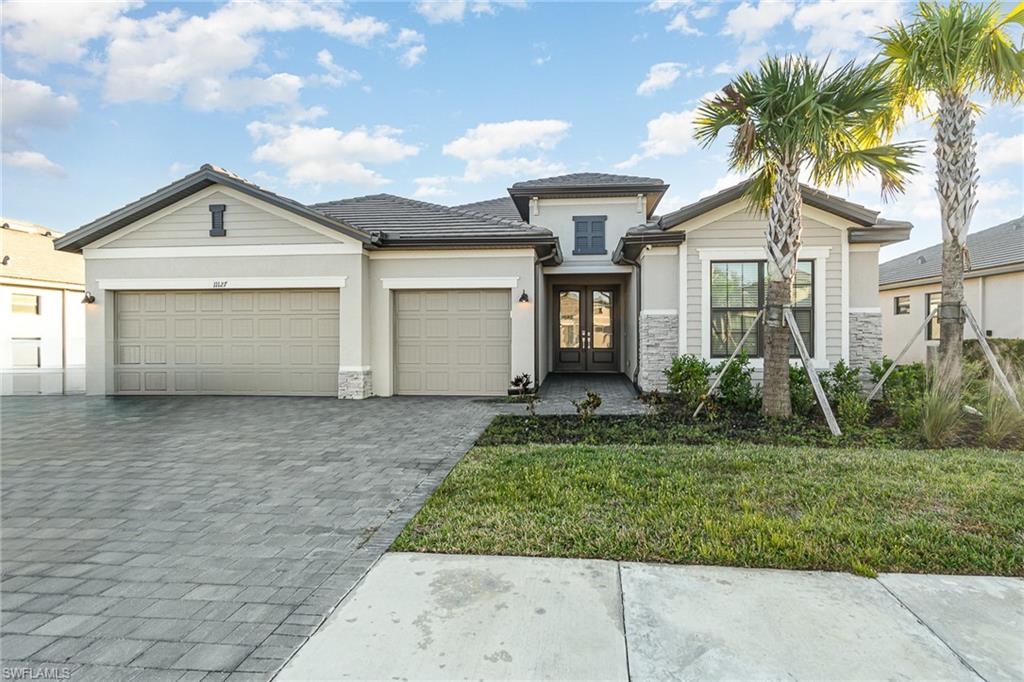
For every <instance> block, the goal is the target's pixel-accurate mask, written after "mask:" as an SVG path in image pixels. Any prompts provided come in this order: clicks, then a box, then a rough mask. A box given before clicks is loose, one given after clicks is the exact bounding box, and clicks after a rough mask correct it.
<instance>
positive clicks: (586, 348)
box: [553, 285, 619, 372]
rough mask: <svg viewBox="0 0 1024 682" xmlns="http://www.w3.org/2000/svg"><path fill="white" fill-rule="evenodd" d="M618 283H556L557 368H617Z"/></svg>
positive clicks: (596, 369)
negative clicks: (599, 284)
mask: <svg viewBox="0 0 1024 682" xmlns="http://www.w3.org/2000/svg"><path fill="white" fill-rule="evenodd" d="M618 295H619V292H618V287H615V286H584V285H559V286H556V287H555V302H556V304H555V312H556V315H555V321H554V323H555V328H554V330H553V331H554V337H555V344H554V346H555V358H554V369H555V371H561V372H618V371H619V322H618V311H617V306H618V300H617V299H618Z"/></svg>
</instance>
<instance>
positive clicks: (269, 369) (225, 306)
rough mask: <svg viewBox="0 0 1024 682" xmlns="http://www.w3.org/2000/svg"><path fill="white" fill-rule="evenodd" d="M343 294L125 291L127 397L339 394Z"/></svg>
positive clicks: (118, 365)
mask: <svg viewBox="0 0 1024 682" xmlns="http://www.w3.org/2000/svg"><path fill="white" fill-rule="evenodd" d="M338 296H339V294H338V291H337V290H336V289H327V290H313V289H280V290H278V289H274V290H232V291H119V292H117V294H116V298H115V304H114V305H115V311H116V312H115V330H114V333H115V335H116V338H117V343H116V349H115V353H116V356H115V365H114V385H115V388H116V391H117V392H118V393H122V394H172V393H207V394H220V395H225V394H227V395H333V396H336V395H337V393H338V356H339V347H338V343H339V341H338V303H339V301H338Z"/></svg>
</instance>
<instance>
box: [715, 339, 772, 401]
mask: <svg viewBox="0 0 1024 682" xmlns="http://www.w3.org/2000/svg"><path fill="white" fill-rule="evenodd" d="M726 362H727V360H722V362H721V363H719V364H718V366H717V367H715V368H714V370H713V373H714V374H715V376H717V375H718V374H719V372H721V371H722V368H723V367H725V363H726ZM752 373H753V370H752V369H751V367H750V358H748V357H747V354H746V353H743V352H741V353H740V354H739V355H737V356H736V359H735V360H733V361H732V364H730V365H729V368H728V369H726V370H725V374H724V375H723V376H722V380H721V381H719V382H718V388H717V389H716V394H715V396H714V400H715V402H716V403H717V404H718V405H720V406H721V407H722V409H723V410H725V411H727V412H729V413H731V414H734V415H741V414H751V413H753V412H757V411H758V410H759V409H760V408H761V387H760V386H757V385H755V384H754V382H753V380H752V379H751V375H752Z"/></svg>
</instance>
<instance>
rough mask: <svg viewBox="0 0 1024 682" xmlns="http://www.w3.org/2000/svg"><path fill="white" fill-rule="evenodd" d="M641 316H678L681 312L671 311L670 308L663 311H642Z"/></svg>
mask: <svg viewBox="0 0 1024 682" xmlns="http://www.w3.org/2000/svg"><path fill="white" fill-rule="evenodd" d="M640 314H641V315H650V316H657V315H678V314H679V311H678V310H675V309H671V310H670V309H668V308H665V309H662V310H659V309H651V310H641V311H640Z"/></svg>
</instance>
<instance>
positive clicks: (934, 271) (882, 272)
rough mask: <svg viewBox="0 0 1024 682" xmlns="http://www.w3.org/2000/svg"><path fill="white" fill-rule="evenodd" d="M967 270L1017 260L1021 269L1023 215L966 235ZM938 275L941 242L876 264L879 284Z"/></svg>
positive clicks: (1023, 234) (1023, 268) (993, 266)
mask: <svg viewBox="0 0 1024 682" xmlns="http://www.w3.org/2000/svg"><path fill="white" fill-rule="evenodd" d="M967 253H968V256H969V258H970V269H969V271H968V272H970V271H975V270H985V269H987V268H996V267H1001V266H1004V265H1013V264H1015V263H1019V264H1020V265H1021V269H1022V270H1024V216H1021V217H1020V218H1015V219H1013V220H1011V221H1009V222H1005V223H1003V224H1001V225H996V226H995V227H990V228H988V229H986V230H981V231H980V232H975V233H974V234H968V235H967ZM941 275H942V244H935V245H934V246H929V247H928V248H925V249H921V250H920V251H915V252H914V253H908V254H907V255H906V256H900V257H899V258H894V259H893V260H891V261H889V262H887V263H882V264H881V265H879V266H878V282H879V284H894V283H896V282H907V281H911V280H917V279H926V278H929V277H940V276H941Z"/></svg>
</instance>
